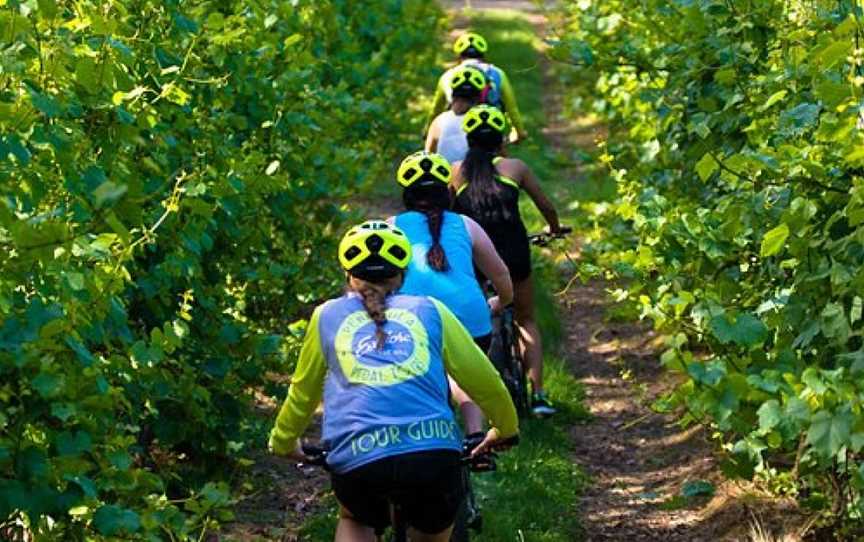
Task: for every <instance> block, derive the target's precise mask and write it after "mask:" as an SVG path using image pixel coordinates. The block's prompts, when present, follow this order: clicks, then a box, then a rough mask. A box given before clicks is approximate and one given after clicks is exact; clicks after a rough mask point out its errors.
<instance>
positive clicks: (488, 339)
mask: <svg viewBox="0 0 864 542" xmlns="http://www.w3.org/2000/svg"><path fill="white" fill-rule="evenodd" d="M474 344H476V345H477V346H479V347H480V350H482V351H483V353H484V354H487V355H488V354H489V347H490V346H492V334H491V333H487V334H486V335H483V336H482V337H474Z"/></svg>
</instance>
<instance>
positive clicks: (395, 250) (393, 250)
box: [387, 245, 408, 260]
mask: <svg viewBox="0 0 864 542" xmlns="http://www.w3.org/2000/svg"><path fill="white" fill-rule="evenodd" d="M387 252H389V253H390V255H391V256H393V257H394V258H396V259H398V260H401V259H403V258H404V257H405V256H407V255H408V253H407V252H405V251H404V250H403V249H402V247H397V246H396V245H393V246H392V247H390V250H388V251H387Z"/></svg>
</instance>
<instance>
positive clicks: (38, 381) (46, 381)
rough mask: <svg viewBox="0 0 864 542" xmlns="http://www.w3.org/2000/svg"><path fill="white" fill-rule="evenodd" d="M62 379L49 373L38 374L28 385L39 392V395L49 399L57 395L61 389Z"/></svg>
mask: <svg viewBox="0 0 864 542" xmlns="http://www.w3.org/2000/svg"><path fill="white" fill-rule="evenodd" d="M63 384H64V379H63V377H62V376H59V375H55V374H51V373H39V374H38V375H37V376H36V378H34V379H33V381H32V382H31V383H30V385H31V386H32V387H33V389H35V390H36V391H37V392H39V395H41V396H42V397H44V398H46V399H50V398H51V397H54V396H55V395H57V394H59V393H60V391H61V390H62V389H63Z"/></svg>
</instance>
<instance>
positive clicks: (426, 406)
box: [270, 221, 518, 542]
mask: <svg viewBox="0 0 864 542" xmlns="http://www.w3.org/2000/svg"><path fill="white" fill-rule="evenodd" d="M410 259H411V245H410V244H409V243H408V239H407V238H406V237H405V235H404V234H403V233H402V232H401V231H400V230H399V229H398V228H396V227H393V226H391V225H389V224H387V223H386V222H382V221H369V222H364V223H363V224H361V225H359V226H356V227H354V228H352V229H351V230H350V231H349V232H348V233H347V234H346V235H345V236H344V237H343V239H342V241H341V243H340V244H339V261H340V263H341V264H342V267H343V269H344V270H345V271H346V274H347V279H348V288H347V293H346V294H345V295H344V296H342V297H340V298H337V299H332V300H330V301H327V302H326V303H324V304H322V305H320V306H319V307H317V308H316V309H315V311H314V312H313V314H312V317H311V319H310V322H309V327H308V331H307V333H306V338H305V340H304V342H303V348H302V350H301V352H300V358H299V360H298V362H297V369H296V371H295V373H294V376H293V378H292V381H291V387H290V389H289V390H288V397H287V399H286V400H285V403H284V404H283V405H282V408H281V410H280V411H279V416H278V418H277V419H276V424H275V427H274V428H273V430H272V432H271V434H270V447H271V449H272V450H273V451H274V452H275V453H277V454H279V455H287V456H290V457H293V458H296V459H298V460H305V459H306V458H305V457H304V455H303V452H302V449H301V448H300V443H299V437H300V436H301V435H302V434H303V432H304V430H305V429H306V427H307V426H308V425H309V422H310V419H311V418H312V414H313V413H314V411H315V408H316V406H317V405H318V403H319V401H320V400H321V399H322V396H323V401H324V420H323V428H322V434H323V440H324V444H325V445H326V446H327V447H328V448H329V450H330V451H329V454H328V456H327V464H328V467H329V469H330V470H331V471H332V484H333V490H334V493H335V494H336V498H337V499H338V500H339V502H340V504H341V514H340V520H339V524H338V527H337V529H336V536H335V540H337V541H349V540H350V541H366V540H368V541H373V540H375V533H376V531H378V532H382V531H383V529H384V528H385V527H386V526H387V525H388V524H389V523H390V513H389V502H391V501H388V499H391V500H394V501H397V502H398V504H399V505H400V507H401V509H402V513H403V517H404V518H405V520H406V521H407V523H408V525H409V526H410V528H411V529H412V533H411V539H412V540H415V541H430V542H437V541H441V542H443V541H446V540H447V539H448V538H449V534H450V530H451V529H452V525H453V521H454V518H455V516H456V511H457V508H458V507H459V505H460V502H461V497H462V495H461V494H462V492H463V489H462V484H461V469H460V466H459V460H460V456H461V453H460V447H461V442H462V439H461V435H460V432H459V429H458V426H457V425H456V423H455V421H454V419H453V412H452V411H451V410H450V407H449V403H448V397H447V395H448V390H447V378H446V374H448V373H449V374H450V375H452V376H453V378H455V379H456V380H457V381H458V382H459V383H460V385H461V386H463V387H464V388H465V389H466V390H468V392H469V393H471V396H472V397H474V398H475V399H476V400H477V402H478V403H479V404H480V405H481V407H482V408H483V409H484V411H485V412H486V413H487V414H489V416H490V417H491V419H492V422H493V427H492V428H491V429H489V431H488V432H487V434H486V438H485V439H484V440H483V442H482V443H481V444H480V445H479V446H478V447H477V448H475V450H474V453H475V454H476V453H479V452H480V451H482V450H485V449H486V448H487V447H489V446H492V445H493V444H495V443H496V442H500V439H502V438H508V437H510V436H513V435H516V434H517V431H518V425H517V424H518V422H517V418H516V410H515V408H514V406H513V403H512V401H511V400H510V397H509V395H508V393H507V390H506V388H505V387H504V384H503V382H501V379H500V378H499V377H498V374H497V373H496V371H495V369H494V368H493V367H492V364H491V363H490V362H489V360H488V359H487V358H486V357H485V356H484V355H483V353H482V352H481V351H480V349H479V348H477V345H476V344H474V341H472V340H471V336H470V335H469V334H468V332H467V331H466V330H465V328H464V327H462V325H461V324H460V323H459V321H458V320H457V319H456V317H454V316H453V313H451V312H450V310H449V309H447V307H445V306H444V305H443V304H442V303H440V302H438V301H436V300H434V299H432V298H428V297H419V296H407V295H401V294H397V293H396V291H397V290H398V289H399V287H400V286H401V285H402V277H403V274H404V271H405V269H406V267H407V266H408V262H409V261H410Z"/></svg>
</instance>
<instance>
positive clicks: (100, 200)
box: [93, 181, 128, 208]
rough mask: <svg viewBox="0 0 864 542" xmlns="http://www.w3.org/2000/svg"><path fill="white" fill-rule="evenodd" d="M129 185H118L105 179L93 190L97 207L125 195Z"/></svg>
mask: <svg viewBox="0 0 864 542" xmlns="http://www.w3.org/2000/svg"><path fill="white" fill-rule="evenodd" d="M127 190H128V187H127V186H126V185H125V184H121V185H118V184H116V183H113V182H111V181H105V182H104V183H102V184H100V185H99V187H98V188H96V190H94V191H93V203H94V205H96V207H97V208H101V207H103V206H104V205H105V204H111V203H114V202H116V201H117V200H119V199H120V198H122V197H123V194H125V193H126V191H127Z"/></svg>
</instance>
